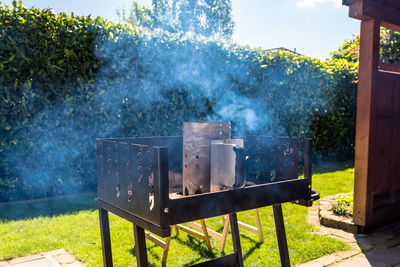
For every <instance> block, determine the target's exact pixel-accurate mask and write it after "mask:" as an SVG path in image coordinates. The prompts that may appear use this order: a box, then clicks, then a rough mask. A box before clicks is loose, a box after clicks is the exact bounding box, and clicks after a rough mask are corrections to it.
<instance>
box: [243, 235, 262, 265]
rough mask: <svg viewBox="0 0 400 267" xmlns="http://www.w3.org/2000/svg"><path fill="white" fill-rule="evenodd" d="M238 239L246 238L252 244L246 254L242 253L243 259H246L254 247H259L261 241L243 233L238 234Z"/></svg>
mask: <svg viewBox="0 0 400 267" xmlns="http://www.w3.org/2000/svg"><path fill="white" fill-rule="evenodd" d="M240 239H247V240H248V241H250V242H251V243H253V244H254V245H253V246H252V247H251V248H250V249H249V250H248V251H247V252H246V254H244V255H243V260H245V259H247V257H249V256H250V255H251V254H252V253H253V252H254V251H255V250H256V249H259V248H260V247H261V244H262V243H261V242H259V241H256V240H254V239H253V238H250V237H248V236H245V235H240Z"/></svg>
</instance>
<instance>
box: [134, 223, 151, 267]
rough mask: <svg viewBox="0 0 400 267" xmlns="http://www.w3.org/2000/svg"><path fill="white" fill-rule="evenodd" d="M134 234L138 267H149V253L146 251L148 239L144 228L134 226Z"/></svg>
mask: <svg viewBox="0 0 400 267" xmlns="http://www.w3.org/2000/svg"><path fill="white" fill-rule="evenodd" d="M133 232H134V234H135V246H136V261H137V266H138V267H147V266H148V261H147V251H146V237H145V233H144V229H143V228H142V227H139V226H137V225H136V224H133Z"/></svg>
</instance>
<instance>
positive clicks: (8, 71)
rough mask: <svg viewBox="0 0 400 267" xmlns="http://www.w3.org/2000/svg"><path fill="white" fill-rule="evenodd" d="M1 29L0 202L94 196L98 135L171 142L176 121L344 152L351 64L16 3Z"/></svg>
mask: <svg viewBox="0 0 400 267" xmlns="http://www.w3.org/2000/svg"><path fill="white" fill-rule="evenodd" d="M0 31H1V32H0V35H1V38H0V97H1V104H0V121H1V126H0V144H1V146H0V158H1V163H0V201H4V200H13V199H26V198H35V197H45V196H53V195H58V194H64V193H69V192H77V191H82V190H94V189H95V184H96V172H95V169H96V163H95V140H96V138H99V137H111V136H112V137H119V136H151V135H179V134H181V128H182V123H183V121H194V120H196V121H199V120H200V121H201V120H203V121H204V120H232V121H233V125H234V131H235V135H237V136H241V135H243V134H245V133H256V134H269V135H288V136H300V137H312V138H313V139H314V147H315V151H316V155H318V156H319V157H323V156H327V157H330V158H341V159H345V158H350V157H352V154H353V143H354V120H355V95H356V94H355V92H356V85H355V83H354V82H355V81H356V73H355V70H356V65H355V64H356V63H351V62H350V63H349V62H348V61H346V60H344V59H340V58H337V59H332V60H330V61H327V62H322V61H319V60H316V59H312V58H308V57H305V56H297V55H293V54H290V53H287V52H283V51H278V52H274V53H271V52H269V53H267V52H264V51H262V50H258V49H250V48H248V47H241V46H235V45H231V44H227V43H224V42H222V41H218V40H212V39H206V38H203V37H199V36H191V35H190V33H189V34H184V35H183V34H170V33H166V32H163V31H161V30H160V31H156V30H155V31H153V32H148V31H146V30H142V29H140V28H133V27H130V26H123V25H120V24H112V23H110V22H107V21H104V20H102V19H101V18H95V19H94V18H91V17H75V16H73V15H70V16H69V15H66V14H64V13H61V14H55V13H54V12H53V11H52V10H48V9H45V10H38V9H35V8H32V9H26V8H24V7H23V6H22V5H21V4H19V5H17V4H15V6H14V7H13V8H9V7H7V6H1V15H0ZM227 107H228V108H227Z"/></svg>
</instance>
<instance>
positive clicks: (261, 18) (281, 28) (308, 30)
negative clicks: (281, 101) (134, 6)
mask: <svg viewBox="0 0 400 267" xmlns="http://www.w3.org/2000/svg"><path fill="white" fill-rule="evenodd" d="M0 1H1V0H0ZM2 2H3V3H5V4H7V5H11V2H12V0H6V1H2ZM131 2H132V0H112V1H111V0H67V1H66V0H24V1H23V4H24V5H25V6H27V7H31V6H35V7H38V8H48V7H50V8H53V9H54V10H55V11H56V12H61V11H63V12H66V13H70V12H74V14H76V15H89V14H91V15H92V16H101V17H103V18H106V19H108V20H112V21H118V16H117V15H116V9H117V8H122V7H129V6H130V3H131ZM136 2H138V3H139V4H141V5H145V6H149V5H150V4H151V0H138V1H136ZM341 2H342V0H277V1H276V0H275V1H273V0H232V8H233V18H234V21H235V23H236V26H235V31H234V34H233V41H234V42H236V43H239V44H243V45H246V44H247V45H250V46H253V47H261V48H263V49H269V48H275V47H286V48H289V49H292V50H294V49H295V48H296V51H297V52H299V53H301V54H304V55H307V56H312V57H317V58H320V59H325V58H327V57H329V55H330V52H332V51H334V50H337V48H339V46H340V45H341V44H342V43H343V42H344V40H345V39H350V38H352V36H353V35H356V34H358V33H359V28H360V26H359V25H360V23H359V21H357V20H354V19H351V18H349V17H348V8H347V7H343V6H342V5H341Z"/></svg>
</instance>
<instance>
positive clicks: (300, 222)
mask: <svg viewBox="0 0 400 267" xmlns="http://www.w3.org/2000/svg"><path fill="white" fill-rule="evenodd" d="M314 173H315V174H314V175H313V188H314V189H316V190H319V191H320V192H321V195H322V196H327V195H330V194H336V193H340V192H350V191H351V190H352V187H353V183H352V181H353V173H354V170H353V169H352V166H350V165H346V164H331V165H324V166H320V167H317V168H314ZM283 213H284V216H285V226H286V232H287V239H288V246H289V253H290V259H291V262H292V264H294V263H299V262H304V261H308V260H311V259H315V258H318V257H320V256H323V255H326V254H330V253H333V252H335V251H338V250H343V249H347V248H348V246H347V245H346V244H344V243H342V242H339V241H337V240H335V239H332V238H328V237H323V236H319V235H316V234H312V230H315V227H314V226H312V225H309V224H308V223H307V208H305V207H301V206H298V205H292V204H284V205H283ZM260 216H261V221H262V224H263V231H264V237H265V242H264V243H263V244H261V243H259V242H258V237H257V236H256V235H255V234H252V233H249V232H247V231H245V230H241V231H240V234H241V244H242V249H243V255H244V259H245V266H279V265H280V260H279V252H278V245H277V241H276V235H275V226H274V222H273V216H272V208H271V207H265V208H262V209H260ZM0 218H1V220H2V221H1V222H0V260H4V259H9V258H14V257H17V256H23V255H27V254H33V253H36V252H44V251H48V250H54V249H60V248H64V249H66V250H68V251H70V252H72V253H73V254H74V255H75V256H76V257H77V258H79V259H81V260H82V261H83V262H84V263H85V264H86V265H87V266H102V256H101V242H100V230H99V219H98V212H97V210H96V202H95V195H94V194H86V195H79V196H70V197H65V198H61V199H57V200H51V201H43V202H34V203H30V204H15V205H0ZM238 218H239V220H241V221H243V222H246V223H252V224H253V223H254V221H253V220H254V218H253V213H252V212H242V213H240V214H239V215H238ZM206 222H207V226H208V227H209V228H212V229H214V230H218V231H221V230H222V220H221V218H220V217H218V218H212V219H208V220H207V221H206ZM110 228H111V242H112V249H113V259H114V265H115V266H132V264H133V265H136V259H135V256H134V255H135V250H134V245H133V244H134V240H133V229H132V224H131V223H129V222H127V221H125V220H123V219H121V218H119V217H117V216H114V215H112V214H111V215H110ZM174 234H175V233H174ZM211 242H212V245H213V248H214V251H213V253H209V252H208V251H207V249H206V246H205V244H204V243H203V241H200V240H198V239H196V238H192V237H190V236H187V235H186V234H185V233H182V232H181V233H180V235H179V236H175V237H173V239H172V242H171V247H170V253H169V256H168V264H169V265H170V266H181V265H190V264H195V263H198V262H201V261H204V260H207V259H209V258H212V257H217V256H221V253H219V252H218V251H217V248H218V245H219V242H218V241H217V240H215V239H213V238H211ZM147 245H148V256H149V262H150V264H151V265H152V266H160V265H161V264H160V263H161V256H162V249H161V248H159V247H156V246H155V245H153V244H152V243H151V242H148V243H147ZM232 251H233V249H232V241H231V239H230V236H228V241H227V245H226V249H225V253H226V254H228V253H231V252H232Z"/></svg>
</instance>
